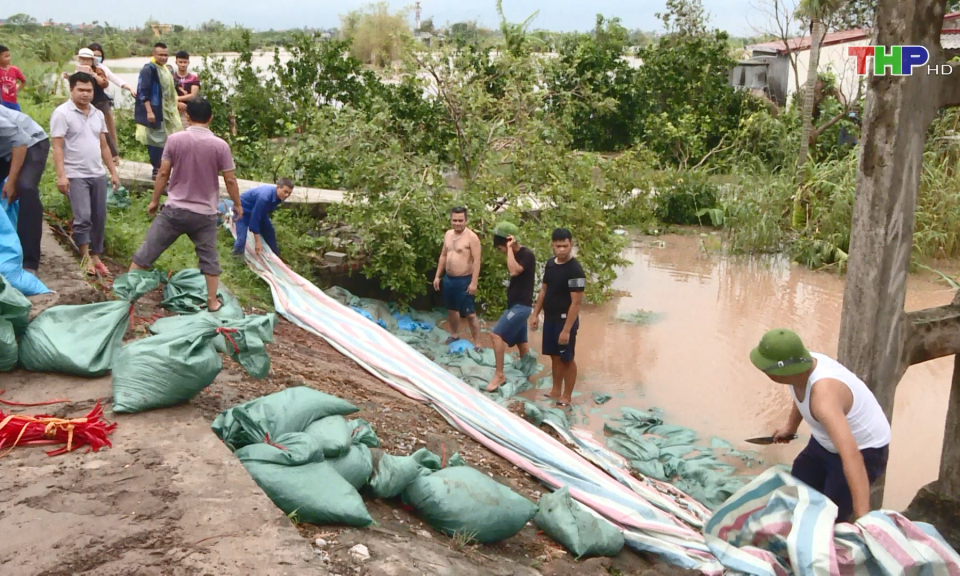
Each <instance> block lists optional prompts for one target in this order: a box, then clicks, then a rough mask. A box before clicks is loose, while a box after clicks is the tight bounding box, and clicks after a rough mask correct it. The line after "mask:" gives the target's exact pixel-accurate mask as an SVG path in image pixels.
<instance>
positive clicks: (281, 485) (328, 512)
mask: <svg viewBox="0 0 960 576" xmlns="http://www.w3.org/2000/svg"><path fill="white" fill-rule="evenodd" d="M280 451H281V450H280V449H279V448H275V447H273V446H269V445H267V444H259V445H257V444H254V445H250V446H246V447H244V448H240V449H239V450H237V451H236V453H235V454H236V456H237V458H239V459H240V462H242V463H243V466H244V468H246V469H247V472H248V473H249V474H250V476H252V477H253V479H254V481H256V483H257V485H258V486H260V488H261V489H262V490H263V491H264V492H265V493H266V494H267V496H269V497H270V499H271V500H273V503H274V504H276V505H277V507H278V508H280V509H281V510H283V512H284V513H285V514H287V515H289V516H291V517H294V516H295V517H296V519H297V520H298V521H299V522H307V523H310V524H316V525H318V526H323V525H327V524H342V525H346V526H355V527H358V528H363V527H365V526H369V525H370V524H372V523H373V518H371V517H370V514H369V513H368V512H367V507H366V506H365V505H364V504H363V498H361V497H360V494H359V493H357V490H356V488H354V487H353V486H351V485H350V483H349V482H347V481H346V480H344V479H343V477H341V476H340V474H339V473H338V472H337V471H336V470H335V469H334V468H333V466H332V465H331V464H330V463H329V462H311V463H308V464H303V465H301V466H286V465H283V464H277V463H276V458H277V455H276V452H280Z"/></svg>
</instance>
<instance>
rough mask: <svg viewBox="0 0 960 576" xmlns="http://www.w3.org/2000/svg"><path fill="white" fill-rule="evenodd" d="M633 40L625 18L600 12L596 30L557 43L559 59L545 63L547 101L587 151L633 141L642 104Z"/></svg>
mask: <svg viewBox="0 0 960 576" xmlns="http://www.w3.org/2000/svg"><path fill="white" fill-rule="evenodd" d="M628 41H629V37H628V32H627V30H626V29H625V28H624V27H623V26H621V25H620V20H619V19H617V18H614V19H612V20H606V19H605V18H604V17H603V16H601V15H597V23H596V26H595V28H594V30H593V32H592V33H590V34H568V35H564V36H563V37H561V38H560V39H559V40H558V41H557V48H556V50H557V58H556V59H555V60H553V61H548V63H547V64H546V65H545V66H544V79H545V81H546V84H547V86H548V88H549V92H550V95H549V96H548V99H547V102H548V105H549V106H550V110H551V111H552V112H554V113H556V114H557V116H558V117H559V118H560V119H561V122H562V123H563V124H564V126H565V127H566V128H567V130H568V131H569V132H570V134H571V136H572V138H573V146H575V147H576V148H580V149H585V150H600V151H613V150H622V149H624V148H626V147H629V146H630V145H631V144H633V140H634V137H635V135H636V123H637V113H638V111H639V110H638V106H637V101H636V85H635V76H636V73H635V71H634V70H633V69H632V68H630V66H629V65H628V64H627V62H626V61H624V60H623V56H624V54H625V52H626V47H627V43H628Z"/></svg>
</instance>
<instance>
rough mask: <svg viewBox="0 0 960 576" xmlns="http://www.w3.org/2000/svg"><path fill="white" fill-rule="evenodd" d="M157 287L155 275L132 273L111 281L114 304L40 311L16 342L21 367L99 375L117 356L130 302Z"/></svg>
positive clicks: (107, 370)
mask: <svg viewBox="0 0 960 576" xmlns="http://www.w3.org/2000/svg"><path fill="white" fill-rule="evenodd" d="M159 285H160V280H159V276H158V275H157V274H156V273H153V272H147V271H142V270H134V271H132V272H128V273H127V274H123V275H122V276H120V277H118V278H117V279H116V280H115V281H114V283H113V292H114V295H115V296H116V297H117V298H118V299H117V300H113V301H110V302H98V303H96V304H81V305H78V306H54V307H52V308H48V309H47V310H44V311H43V312H42V313H41V314H40V315H39V316H37V317H36V318H35V319H34V320H33V322H31V323H30V325H29V326H27V329H26V331H25V332H24V335H23V338H22V339H21V340H20V364H21V365H22V366H23V367H24V368H26V369H27V370H32V371H34V372H59V373H63V374H73V375H75V376H91V377H92V376H103V375H104V374H106V373H108V372H110V369H111V368H113V366H114V361H115V360H116V357H117V355H118V354H119V353H120V346H121V344H122V343H123V335H124V334H126V332H127V326H128V324H129V322H130V313H131V312H132V310H133V303H134V302H135V301H136V300H137V299H138V298H140V297H141V296H143V295H144V294H146V293H148V292H151V291H153V290H156V289H157V288H158V287H159Z"/></svg>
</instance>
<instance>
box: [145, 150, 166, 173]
mask: <svg viewBox="0 0 960 576" xmlns="http://www.w3.org/2000/svg"><path fill="white" fill-rule="evenodd" d="M147 154H149V155H150V165H151V166H153V177H154V178H156V177H157V172H159V171H160V163H161V162H163V146H147Z"/></svg>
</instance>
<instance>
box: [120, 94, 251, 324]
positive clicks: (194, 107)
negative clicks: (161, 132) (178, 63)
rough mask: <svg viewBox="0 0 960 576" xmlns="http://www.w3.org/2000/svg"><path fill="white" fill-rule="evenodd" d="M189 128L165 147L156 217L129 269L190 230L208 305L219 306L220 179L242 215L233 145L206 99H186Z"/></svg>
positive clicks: (145, 265) (149, 261) (154, 201)
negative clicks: (214, 126)
mask: <svg viewBox="0 0 960 576" xmlns="http://www.w3.org/2000/svg"><path fill="white" fill-rule="evenodd" d="M187 118H188V119H189V122H190V127H189V128H187V129H186V130H185V131H183V132H178V133H176V134H173V135H171V136H170V138H169V139H168V140H167V145H166V147H165V148H164V150H163V160H162V162H161V164H160V173H159V174H158V175H157V180H156V182H155V183H154V187H153V198H151V200H150V205H149V206H148V207H147V211H148V212H149V213H150V216H155V217H156V218H155V219H154V221H153V224H151V225H150V230H148V231H147V237H146V238H145V239H144V241H143V244H142V245H141V246H140V249H139V250H137V252H136V253H135V254H134V255H133V263H132V264H131V265H130V269H131V270H144V269H149V268H152V267H153V263H154V262H156V261H157V259H158V258H160V256H161V255H162V254H163V253H164V252H165V251H166V249H167V248H169V247H170V246H171V245H172V244H173V243H174V242H176V241H177V239H178V238H180V236H183V235H184V234H186V235H187V236H188V237H189V238H190V240H191V241H192V242H193V244H194V246H195V247H196V250H197V258H198V259H199V260H200V266H199V268H200V271H201V272H202V273H203V275H204V277H205V279H206V282H207V309H208V310H209V311H210V312H216V311H218V310H220V307H221V306H222V304H221V303H220V301H219V300H217V288H218V287H219V283H220V282H219V281H220V257H219V255H218V254H217V228H218V226H217V205H218V203H219V200H220V179H219V176H220V174H221V173H222V174H223V180H224V182H225V183H226V186H227V193H228V194H230V199H231V200H233V213H234V217H235V219H236V220H240V219H242V218H243V208H242V206H241V204H240V189H239V187H238V185H237V177H236V175H235V174H234V170H235V167H234V164H233V155H232V153H231V152H230V145H229V144H227V143H226V142H225V141H223V139H221V138H218V137H217V136H216V135H214V134H213V132H211V131H210V128H209V126H210V121H211V120H212V119H213V109H212V108H211V106H210V103H209V102H207V101H206V100H204V99H202V98H196V99H193V100H190V101H189V102H187ZM168 182H169V184H170V188H169V190H167V201H166V203H164V205H163V209H162V210H160V211H159V213H158V209H159V208H160V196H161V195H162V194H163V191H164V189H166V188H167V183H168Z"/></svg>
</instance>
